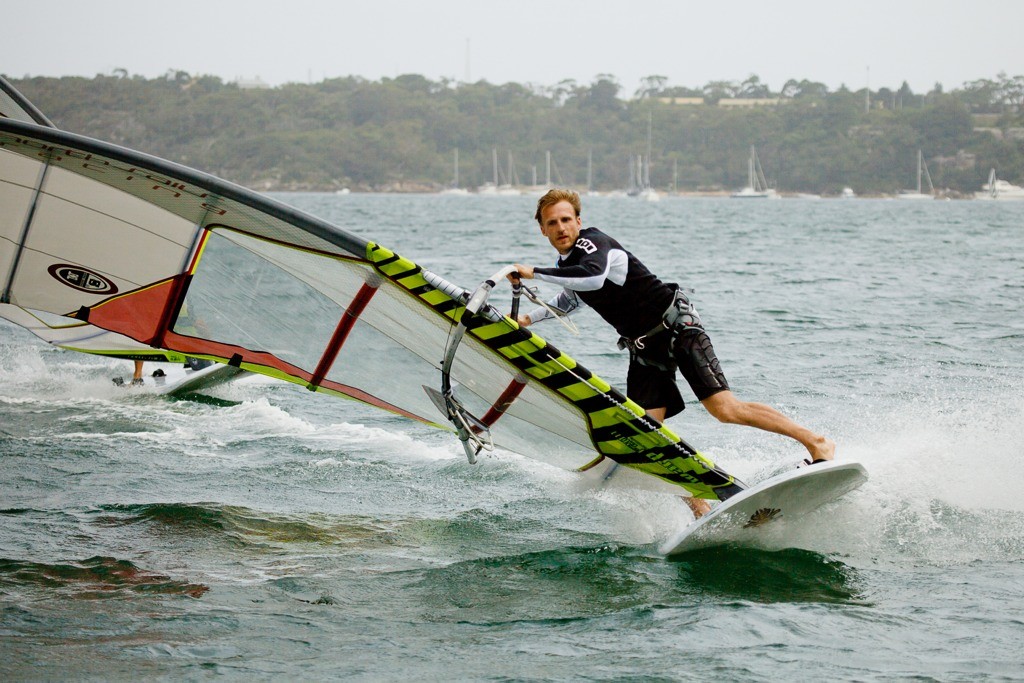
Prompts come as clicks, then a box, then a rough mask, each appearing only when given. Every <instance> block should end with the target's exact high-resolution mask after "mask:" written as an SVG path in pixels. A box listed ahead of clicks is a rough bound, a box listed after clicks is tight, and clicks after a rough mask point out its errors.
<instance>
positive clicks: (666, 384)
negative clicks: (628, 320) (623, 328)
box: [626, 329, 729, 418]
mask: <svg viewBox="0 0 1024 683" xmlns="http://www.w3.org/2000/svg"><path fill="white" fill-rule="evenodd" d="M677 367H678V369H679V371H680V373H682V375H683V378H684V379H686V382H687V383H688V384H689V385H690V389H691V390H692V391H693V394H694V396H696V397H697V400H698V401H703V400H704V399H706V398H708V397H709V396H711V395H713V394H717V393H718V392H720V391H725V390H727V389H728V388H729V382H728V381H726V379H725V373H723V372H722V366H721V364H719V362H718V357H717V356H716V355H715V349H714V347H713V346H711V339H710V338H709V337H708V334H707V332H705V331H704V330H701V329H691V330H688V331H686V332H683V333H682V334H678V335H673V334H669V333H667V332H663V333H661V334H658V335H655V336H654V337H649V338H647V339H646V340H645V348H643V349H640V350H638V351H637V352H636V353H635V354H631V355H630V360H629V373H628V374H627V376H626V394H627V395H628V396H629V397H630V398H631V399H633V400H634V401H636V402H637V403H638V404H639V405H640V407H641V408H643V409H645V410H647V409H649V408H661V407H664V408H665V409H666V411H665V417H666V418H669V417H672V416H673V415H677V414H678V413H679V412H681V411H682V410H683V408H684V407H685V403H684V402H683V397H682V395H681V394H680V393H679V388H678V387H677V386H676V373H675V371H676V368H677Z"/></svg>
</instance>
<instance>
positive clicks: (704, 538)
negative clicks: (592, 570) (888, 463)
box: [660, 460, 868, 555]
mask: <svg viewBox="0 0 1024 683" xmlns="http://www.w3.org/2000/svg"><path fill="white" fill-rule="evenodd" d="M867 479H868V475H867V471H866V470H865V469H864V466H863V465H861V464H860V463H858V462H852V461H849V460H844V461H841V462H836V461H833V462H827V463H818V464H817V465H811V466H809V467H800V468H796V469H793V470H791V471H789V472H784V473H783V474H780V475H777V476H774V477H771V478H769V479H766V480H764V481H762V482H761V483H759V484H757V485H755V486H751V487H750V488H748V489H746V490H745V491H743V492H742V493H738V494H736V495H735V496H733V497H732V498H730V499H728V500H727V501H725V502H724V503H720V504H719V505H717V506H716V507H715V508H714V509H713V510H712V511H711V512H709V513H707V514H706V515H704V516H703V517H701V518H700V519H698V520H697V521H695V522H693V523H692V524H690V525H689V526H687V527H685V528H683V529H681V530H680V531H678V532H677V533H676V534H675V535H674V536H672V537H671V538H669V539H668V540H667V541H666V542H665V543H664V544H662V546H661V548H660V550H661V552H662V553H663V554H665V555H676V554H679V553H682V552H686V551H688V550H695V549H697V548H706V547H710V546H716V545H726V544H736V545H744V546H754V547H759V548H766V549H781V548H784V547H787V540H786V531H787V528H792V525H794V524H800V523H801V522H802V521H803V520H802V519H801V518H802V517H803V516H804V515H806V514H808V513H809V512H811V511H813V510H816V509H817V508H819V507H821V506H822V505H825V504H826V503H830V502H832V501H834V500H836V499H837V498H839V497H841V496H843V495H845V494H846V493H848V492H849V491H852V490H853V489H855V488H857V487H858V486H860V485H861V484H863V483H864V482H865V481H867Z"/></svg>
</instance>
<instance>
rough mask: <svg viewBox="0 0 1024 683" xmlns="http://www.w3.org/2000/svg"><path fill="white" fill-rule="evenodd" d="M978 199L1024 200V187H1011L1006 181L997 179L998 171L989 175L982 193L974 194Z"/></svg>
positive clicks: (982, 187)
mask: <svg viewBox="0 0 1024 683" xmlns="http://www.w3.org/2000/svg"><path fill="white" fill-rule="evenodd" d="M974 196H975V198H976V199H1003V200H1006V199H1016V200H1022V199H1024V187H1018V186H1017V185H1011V184H1010V183H1009V182H1007V181H1005V180H1000V179H998V178H996V169H994V168H993V169H992V170H991V171H989V174H988V182H987V183H985V184H984V185H982V186H981V192H976V193H974Z"/></svg>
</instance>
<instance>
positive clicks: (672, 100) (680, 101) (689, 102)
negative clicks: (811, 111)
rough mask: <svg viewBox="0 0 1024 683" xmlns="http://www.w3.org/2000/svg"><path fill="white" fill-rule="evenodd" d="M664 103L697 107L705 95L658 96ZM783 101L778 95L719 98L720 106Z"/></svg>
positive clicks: (766, 104) (769, 104) (768, 104)
mask: <svg viewBox="0 0 1024 683" xmlns="http://www.w3.org/2000/svg"><path fill="white" fill-rule="evenodd" d="M655 99H656V100H657V101H658V102H661V103H662V104H674V105H683V106H689V107H696V106H700V105H702V104H704V98H703V97H657V98H655ZM780 102H782V99H781V98H778V97H723V98H722V99H720V100H718V106H719V107H731V108H745V107H768V106H772V105H776V104H779V103H780Z"/></svg>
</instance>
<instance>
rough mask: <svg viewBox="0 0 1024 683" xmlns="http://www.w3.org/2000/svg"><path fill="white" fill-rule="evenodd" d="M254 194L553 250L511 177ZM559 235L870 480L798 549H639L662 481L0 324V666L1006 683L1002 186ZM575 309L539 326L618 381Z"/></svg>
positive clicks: (1011, 576)
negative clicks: (163, 393) (579, 469)
mask: <svg viewBox="0 0 1024 683" xmlns="http://www.w3.org/2000/svg"><path fill="white" fill-rule="evenodd" d="M279 198H281V199H283V200H284V201H287V202H289V203H292V204H294V205H296V206H299V207H300V208H303V209H306V210H308V211H310V212H312V213H315V214H317V215H319V216H321V217H324V218H326V219H328V220H330V221H332V222H334V223H337V224H339V225H342V226H344V227H347V228H349V229H351V230H353V231H356V232H358V233H360V234H363V235H366V236H370V237H373V238H375V239H376V240H378V241H380V242H381V243H383V244H385V245H387V246H390V247H393V248H395V249H396V250H398V251H399V253H401V254H402V255H404V256H408V257H410V258H413V259H414V260H416V261H418V262H420V263H421V264H422V265H424V266H425V267H428V268H430V269H432V270H435V271H437V272H439V273H444V274H446V275H449V276H450V277H451V279H453V280H455V281H458V282H461V283H463V284H466V285H469V284H473V283H476V282H478V281H480V280H481V279H483V278H484V277H486V276H487V275H490V274H491V273H493V272H494V271H496V270H498V268H499V267H500V266H502V265H504V264H505V263H507V262H509V261H513V260H515V261H523V262H528V263H548V262H550V260H551V259H552V256H553V255H552V252H551V251H550V248H549V247H547V246H546V242H545V241H544V240H543V238H542V237H541V235H540V233H539V231H538V229H537V226H536V224H535V223H534V222H532V220H531V216H532V213H533V207H532V200H530V199H527V198H479V197H469V198H466V197H426V196H421V197H409V196H360V195H348V196H343V197H342V196H334V195H313V194H309V195H302V194H297V195H280V196H279ZM584 222H585V223H586V224H593V225H598V226H600V227H602V228H604V229H605V230H607V231H608V232H610V233H611V234H613V235H614V236H616V237H617V238H619V239H620V241H622V242H624V243H625V244H626V246H627V247H628V248H630V249H631V250H632V251H634V252H635V253H636V254H637V255H639V256H640V257H641V258H642V259H643V260H644V261H646V262H647V263H648V264H649V265H650V266H651V267H652V269H653V270H655V272H658V273H659V274H661V275H662V276H663V277H664V278H665V279H674V280H676V281H679V282H680V283H682V284H684V285H685V286H689V287H692V288H694V289H695V290H696V294H695V295H694V296H695V298H696V302H697V304H698V307H699V308H700V310H701V313H702V316H703V318H704V321H705V324H706V325H707V326H708V328H709V330H710V331H711V334H712V339H713V340H714V342H715V346H716V349H717V351H718V355H719V357H720V358H721V359H722V362H723V365H724V368H725V371H726V373H727V375H728V377H729V379H730V382H731V383H732V385H733V387H734V389H735V390H736V392H737V393H738V394H739V395H740V396H741V397H743V398H746V399H750V400H759V401H764V402H767V403H770V404H773V405H775V406H776V407H778V408H780V409H782V410H783V411H785V412H787V413H788V414H790V415H792V416H793V417H795V418H796V419H797V420H798V421H801V422H804V423H806V424H808V425H809V426H811V427H813V428H815V429H818V430H820V431H823V432H825V433H827V434H829V435H831V436H832V437H833V438H835V440H836V441H837V442H838V444H839V457H849V458H857V459H859V460H861V461H862V462H863V463H864V464H865V465H866V466H867V468H868V469H869V472H870V474H871V480H870V481H869V482H868V484H866V485H865V486H864V487H863V488H861V489H859V490H857V491H855V492H854V493H853V494H851V495H850V496H848V497H847V498H845V499H844V500H843V501H841V502H840V503H838V504H836V505H835V506H833V507H830V508H828V509H825V510H822V511H819V512H818V513H816V514H815V515H814V516H813V517H812V518H810V519H809V520H808V521H807V524H806V525H805V527H804V528H803V529H802V530H801V532H800V535H799V536H798V539H797V540H798V545H799V547H798V548H794V549H792V550H788V551H784V552H761V551H755V550H750V549H718V550H712V551H706V552H702V553H697V554H693V555H688V556H684V557H683V558H681V559H679V560H672V561H669V560H666V559H665V558H663V557H660V556H659V555H658V553H657V551H656V548H657V544H658V543H659V542H660V541H662V540H664V539H665V538H666V537H667V536H668V535H669V534H671V533H672V532H673V531H674V530H675V529H676V528H678V527H679V526H681V525H682V524H684V523H685V522H686V520H687V513H686V512H685V508H684V507H683V505H682V504H681V503H680V502H679V501H677V500H675V499H673V498H671V497H664V496H656V495H651V494H640V493H636V492H623V491H607V490H605V491H600V492H594V491H592V490H588V489H586V488H585V487H583V486H581V485H580V482H579V480H578V479H577V478H576V477H575V475H572V474H569V473H565V472H561V471H557V470H552V469H550V468H548V467H546V466H543V465H540V464H537V463H535V462H534V461H531V460H529V459H526V458H523V457H521V456H518V455H514V454H511V453H498V454H496V455H494V456H492V457H489V458H485V459H483V461H482V462H481V464H479V465H477V466H475V467H470V466H469V465H467V464H466V463H465V458H464V456H463V455H462V453H461V448H460V447H459V445H458V443H457V442H456V441H455V440H454V439H453V438H451V437H450V436H449V435H447V434H446V433H443V432H435V431H430V430H427V429H425V428H422V427H420V426H418V425H415V424H410V423H407V422H404V421H402V420H401V419H399V418H395V417H391V416H388V415H383V414H379V413H377V412H374V411H372V410H370V409H368V408H364V407H361V406H359V405H356V404H353V403H350V402H347V401H339V400H336V399H331V398H328V397H324V396H320V395H313V394H311V393H310V392H308V391H306V390H304V389H302V388H300V387H295V386H291V385H285V384H281V383H275V382H272V381H270V380H266V379H263V378H257V377H254V378H248V379H245V380H243V381H240V382H238V383H236V384H234V385H231V386H228V387H223V388H220V389H218V390H216V391H214V392H212V393H213V394H214V395H215V396H214V398H215V399H216V400H208V401H202V402H200V401H167V400H162V399H158V398H155V397H152V396H145V395H139V394H132V393H131V392H130V391H127V390H118V389H116V388H115V387H113V385H112V384H111V383H110V377H111V376H112V375H117V374H126V373H127V372H130V363H128V362H127V361H107V360H103V359H99V358H93V357H90V356H83V355H79V354H74V353H67V352H61V351H58V350H55V349H52V348H49V347H46V346H45V345H43V344H41V343H39V342H37V341H36V340H35V339H34V338H33V337H31V336H30V335H28V334H27V333H25V332H24V331H22V330H20V329H19V328H16V327H13V326H10V325H7V324H2V326H0V463H2V468H0V519H2V524H0V609H2V621H0V675H2V678H4V679H6V680H24V679H32V680H38V679H52V678H62V679H64V678H71V679H79V678H87V679H125V678H129V677H138V676H144V677H147V678H168V679H175V680H178V679H192V680H194V679H205V678H208V677H213V676H218V675H219V676H226V677H228V678H239V679H241V678H245V679H251V678H257V679H270V678H274V679H307V680H308V679H314V680H315V679H325V678H349V679H354V680H374V681H376V680H405V679H408V678H411V677H414V676H415V677H419V678H423V679H425V680H442V679H443V680H447V679H452V678H455V679H498V680H502V679H504V680H507V679H518V680H523V679H574V680H577V679H593V680H623V679H629V680H635V679H640V678H642V679H654V680H659V679H661V680H684V679H685V680H691V679H698V678H712V677H713V678H718V679H725V680H784V679H795V680H821V679H847V680H848V679H854V680H879V679H882V680H885V679H905V678H921V679H939V680H976V679H979V678H983V679H994V680H1001V679H1002V680H1009V679H1015V680H1019V679H1021V678H1024V654H1022V651H1021V647H1020V642H1021V638H1022V636H1024V620H1022V617H1021V612H1020V605H1021V604H1022V599H1024V595H1022V592H1024V591H1022V588H1021V586H1024V564H1022V559H1024V499H1022V498H1021V496H1020V493H1019V492H1020V491H1021V489H1022V487H1024V465H1022V464H1021V462H1022V460H1021V456H1022V455H1024V452H1022V451H1024V448H1022V446H1021V435H1022V434H1024V396H1022V391H1021V387H1022V386H1024V382H1022V379H1024V316H1022V315H1021V310H1022V308H1024V306H1022V304H1024V284H1022V283H1024V260H1022V259H1024V257H1022V255H1024V249H1022V248H1021V242H1022V229H1024V203H1021V204H1019V205H1018V204H1013V203H997V202H991V203H983V202H927V203H915V204H913V205H910V204H906V205H905V204H902V203H899V202H886V201H870V200H863V201H861V200H857V201H848V202H841V201H801V200H786V201H779V202H761V203H759V202H735V201H728V200H711V199H707V200H703V199H702V200H697V199H668V200H665V201H662V202H661V203H658V204H644V203H639V202H635V201H630V200H626V199H611V198H587V199H585V205H584ZM549 293H552V294H553V291H549ZM496 296H504V294H497V295H496ZM578 321H579V323H580V324H581V325H582V327H583V330H584V334H583V335H581V336H580V337H571V336H570V335H569V334H568V333H567V332H564V331H562V330H561V329H560V328H559V327H558V326H556V325H553V324H551V323H548V324H547V325H548V326H547V327H546V328H542V329H539V330H538V331H540V332H541V333H542V334H544V335H545V336H547V337H549V338H550V339H551V340H552V341H553V343H555V344H556V345H557V346H559V347H560V348H564V349H565V350H567V351H569V352H570V353H571V354H572V355H574V356H575V357H577V358H578V359H579V360H580V361H581V362H582V363H583V364H584V365H586V366H587V367H589V368H590V369H592V370H594V371H595V372H597V373H598V374H600V375H602V376H604V377H605V378H606V379H608V380H609V381H611V382H612V383H613V384H617V385H619V386H621V385H623V384H624V373H625V365H626V362H625V358H624V357H623V356H622V354H621V353H619V352H617V351H616V350H615V348H614V334H613V333H612V332H611V331H610V330H608V329H606V328H605V326H604V325H603V324H602V323H600V321H599V320H598V319H597V318H596V316H594V315H593V314H592V313H591V314H586V315H585V316H581V317H580V318H578ZM688 395H689V392H688V389H684V396H688ZM670 425H671V426H672V427H673V428H674V429H675V430H676V431H678V432H680V433H682V434H683V435H684V436H685V437H686V438H687V439H688V440H689V441H690V442H692V443H693V444H695V445H696V446H698V447H699V448H700V449H701V450H702V451H704V452H706V453H708V454H709V455H711V456H712V457H714V458H715V460H716V461H717V462H719V463H720V464H721V465H722V466H723V467H725V468H726V469H727V470H729V471H730V472H733V473H734V474H736V475H737V476H739V477H741V478H743V479H745V480H747V481H748V482H749V481H757V480H758V479H760V478H763V477H764V476H766V475H767V474H768V473H770V472H772V471H774V470H777V469H778V468H780V467H787V466H790V465H791V464H793V463H795V462H796V461H798V460H799V459H800V458H801V457H803V453H801V448H800V446H799V445H798V444H796V443H795V442H791V441H789V440H787V439H784V438H782V437H778V436H775V435H769V434H765V433H761V432H757V431H754V430H749V429H744V428H741V427H735V426H723V425H719V424H717V423H716V422H714V420H713V419H711V418H710V417H709V416H708V415H707V413H705V412H704V411H703V410H702V409H701V407H700V406H699V404H697V405H690V406H689V407H688V408H687V410H686V411H684V413H683V414H682V415H680V416H678V417H676V418H674V419H673V420H671V421H670ZM538 447H542V446H540V445H539V446H538Z"/></svg>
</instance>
